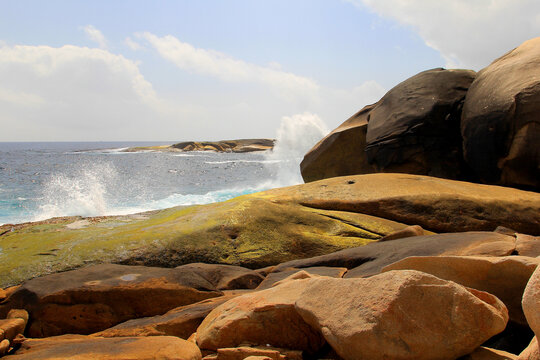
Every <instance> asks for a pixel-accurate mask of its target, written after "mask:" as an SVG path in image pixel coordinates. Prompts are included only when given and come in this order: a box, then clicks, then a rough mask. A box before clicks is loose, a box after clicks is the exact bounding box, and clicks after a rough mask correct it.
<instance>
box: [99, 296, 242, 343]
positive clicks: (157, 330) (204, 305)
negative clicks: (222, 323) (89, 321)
mask: <svg viewBox="0 0 540 360" xmlns="http://www.w3.org/2000/svg"><path fill="white" fill-rule="evenodd" d="M235 296H236V295H225V296H220V297H215V298H211V299H207V300H203V301H199V302H197V303H195V304H190V305H186V306H181V307H178V308H175V309H172V310H170V311H168V312H167V313H165V314H163V315H157V316H152V317H145V318H138V319H133V320H128V321H126V322H123V323H121V324H118V325H116V326H113V327H111V328H109V329H107V330H104V331H100V332H98V333H95V334H93V335H92V336H97V337H125V336H177V337H179V338H182V339H188V338H189V337H190V336H191V335H192V334H193V333H194V332H195V331H196V330H197V327H199V325H200V324H201V322H202V321H203V320H204V318H205V317H206V316H207V315H208V314H209V313H210V311H212V310H214V309H215V308H216V307H218V306H219V305H221V304H223V303H225V302H226V301H229V300H230V299H232V298H233V297H235Z"/></svg>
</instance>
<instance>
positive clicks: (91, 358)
mask: <svg viewBox="0 0 540 360" xmlns="http://www.w3.org/2000/svg"><path fill="white" fill-rule="evenodd" d="M201 358H202V356H201V352H200V350H199V348H197V346H195V344H193V343H190V342H187V341H185V340H182V339H179V338H177V337H173V336H152V337H123V338H96V337H89V336H82V335H64V336H55V337H50V338H44V339H27V340H26V341H24V342H23V344H22V346H21V348H20V349H19V350H17V352H16V353H15V355H12V356H10V357H9V358H8V359H13V360H26V359H28V360H30V359H32V360H33V359H40V360H60V359H76V360H96V359H99V360H157V359H159V360H201Z"/></svg>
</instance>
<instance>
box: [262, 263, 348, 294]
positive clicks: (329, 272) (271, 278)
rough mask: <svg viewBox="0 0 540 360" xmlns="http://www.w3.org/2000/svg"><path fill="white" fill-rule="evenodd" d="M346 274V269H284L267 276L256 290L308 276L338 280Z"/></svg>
mask: <svg viewBox="0 0 540 360" xmlns="http://www.w3.org/2000/svg"><path fill="white" fill-rule="evenodd" d="M346 272H347V269H346V268H340V267H328V266H319V267H311V268H303V269H294V268H293V269H286V270H283V271H279V272H273V273H270V274H268V276H266V278H265V279H264V281H263V282H262V283H261V284H260V285H259V286H258V287H257V290H264V289H268V288H271V287H272V286H274V285H277V284H279V283H280V282H281V281H284V280H287V279H305V278H309V277H310V276H309V275H319V276H329V277H336V278H340V277H343V275H344V274H345V273H346Z"/></svg>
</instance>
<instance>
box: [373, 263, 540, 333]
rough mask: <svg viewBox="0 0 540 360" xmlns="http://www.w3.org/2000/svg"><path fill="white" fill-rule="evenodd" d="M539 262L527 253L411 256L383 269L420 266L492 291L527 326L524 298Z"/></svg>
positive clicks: (432, 273)
mask: <svg viewBox="0 0 540 360" xmlns="http://www.w3.org/2000/svg"><path fill="white" fill-rule="evenodd" d="M538 264H540V258H531V257H526V256H503V257H490V256H411V257H408V258H406V259H403V260H400V261H398V262H396V263H393V264H390V265H388V266H385V267H384V268H383V270H382V271H383V272H386V271H392V270H417V271H422V272H425V273H428V274H431V275H434V276H436V277H438V278H440V279H445V280H450V281H454V282H456V283H458V284H461V285H463V286H466V287H470V288H474V289H477V290H482V291H485V292H488V293H490V294H493V295H495V296H497V297H498V298H499V299H500V300H501V301H502V302H503V303H504V304H505V305H506V307H507V308H508V313H509V316H510V320H511V321H514V322H516V323H518V324H520V325H525V326H526V325H527V320H526V319H525V315H524V314H523V310H522V308H521V298H522V297H523V292H524V291H525V286H526V285H527V282H528V281H529V278H530V277H531V275H532V274H533V272H534V270H535V269H536V267H537V266H538ZM539 310H540V309H539Z"/></svg>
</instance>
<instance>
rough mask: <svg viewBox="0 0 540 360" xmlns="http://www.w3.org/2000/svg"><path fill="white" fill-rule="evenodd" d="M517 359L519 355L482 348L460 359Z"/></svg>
mask: <svg viewBox="0 0 540 360" xmlns="http://www.w3.org/2000/svg"><path fill="white" fill-rule="evenodd" d="M516 358H517V355H514V354H511V353H509V352H506V351H502V350H496V349H490V348H486V347H483V346H480V347H479V348H478V349H476V350H474V352H472V353H471V354H469V355H466V356H463V357H460V358H459V360H515V359H516Z"/></svg>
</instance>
